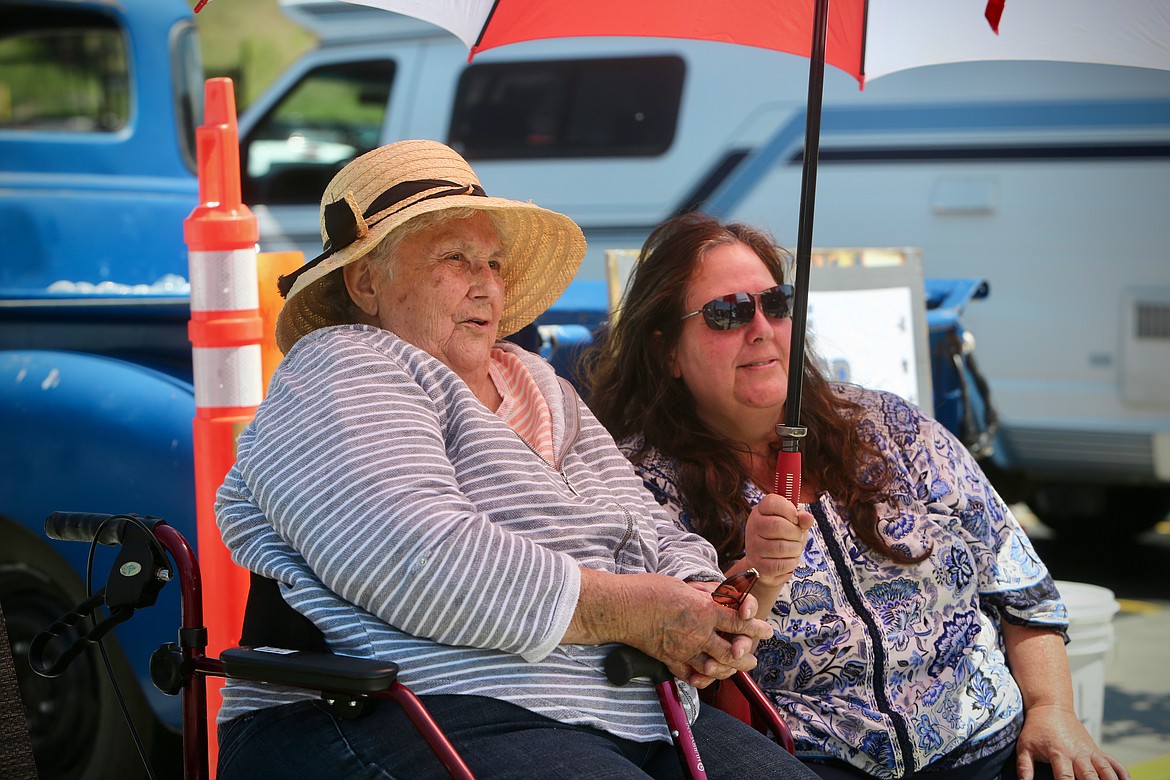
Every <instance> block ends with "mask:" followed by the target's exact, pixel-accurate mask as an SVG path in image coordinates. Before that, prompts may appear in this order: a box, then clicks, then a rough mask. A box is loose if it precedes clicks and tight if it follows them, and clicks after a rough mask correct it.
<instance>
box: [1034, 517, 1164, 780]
mask: <svg viewBox="0 0 1170 780" xmlns="http://www.w3.org/2000/svg"><path fill="white" fill-rule="evenodd" d="M1013 511H1015V512H1016V514H1017V516H1018V517H1019V518H1020V520H1021V522H1022V523H1023V525H1024V527H1025V529H1026V530H1027V532H1028V535H1029V537H1030V538H1031V539H1032V541H1033V543H1034V544H1035V545H1036V549H1037V551H1038V552H1039V553H1040V556H1041V558H1043V559H1044V561H1045V563H1046V564H1047V565H1048V567H1049V570H1050V571H1051V572H1052V574H1053V576H1054V577H1055V578H1056V579H1057V580H1065V581H1070V582H1084V583H1089V584H1093V585H1099V586H1102V587H1106V588H1109V589H1110V590H1111V591H1113V593H1114V596H1115V597H1116V599H1117V601H1118V604H1119V605H1120V610H1119V611H1118V613H1117V614H1116V615H1115V616H1114V618H1113V620H1112V628H1113V642H1112V645H1111V646H1110V647H1109V648H1108V649H1107V650H1105V651H1104V658H1103V665H1104V691H1103V717H1102V721H1101V725H1100V738H1099V742H1100V744H1101V746H1102V747H1103V748H1104V749H1105V750H1106V751H1107V752H1109V753H1110V754H1112V755H1113V756H1115V757H1116V758H1117V759H1119V760H1120V761H1121V762H1122V763H1123V764H1124V765H1125V766H1126V767H1127V768H1128V769H1129V771H1130V775H1131V777H1132V779H1133V780H1170V519H1168V520H1167V521H1163V522H1162V523H1161V524H1160V525H1159V526H1158V527H1157V528H1156V529H1154V530H1153V531H1150V532H1148V533H1146V534H1144V535H1142V536H1141V537H1138V538H1137V539H1136V540H1132V541H1118V540H1110V539H1109V538H1108V535H1107V534H1103V535H1102V538H1101V539H1099V540H1076V539H1063V538H1060V537H1057V536H1056V535H1054V534H1053V533H1052V532H1051V531H1050V530H1049V529H1047V528H1046V527H1045V526H1044V525H1043V523H1041V522H1039V521H1038V520H1037V519H1036V517H1035V516H1034V515H1031V513H1030V512H1028V510H1027V507H1025V506H1019V507H1013ZM1102 527H1103V528H1105V529H1107V528H1108V524H1107V522H1104V523H1103V524H1102ZM1074 641H1075V639H1074ZM1096 657H1097V660H1098V668H1097V670H1096V671H1097V673H1100V663H1101V660H1100V654H1097V656H1096ZM1074 663H1075V662H1074ZM1078 674H1086V673H1085V672H1080V671H1076V670H1075V671H1074V680H1075V679H1076V677H1077V675H1078Z"/></svg>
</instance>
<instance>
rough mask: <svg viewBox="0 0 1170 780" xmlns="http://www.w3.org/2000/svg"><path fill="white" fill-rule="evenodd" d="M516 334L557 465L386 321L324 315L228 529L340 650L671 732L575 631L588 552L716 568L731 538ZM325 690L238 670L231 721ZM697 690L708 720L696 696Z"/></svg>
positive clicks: (296, 364) (426, 679)
mask: <svg viewBox="0 0 1170 780" xmlns="http://www.w3.org/2000/svg"><path fill="white" fill-rule="evenodd" d="M503 348H504V349H507V350H508V351H510V352H512V353H513V354H516V355H519V356H520V357H521V359H523V360H524V362H525V364H526V365H527V367H528V368H529V370H530V371H531V372H532V374H533V377H534V378H535V380H536V382H537V384H538V386H539V387H540V389H541V392H542V393H543V394H544V396H545V398H546V399H548V401H549V406H550V410H551V412H552V418H553V419H552V421H553V442H554V451H555V453H556V459H555V462H553V463H549V462H548V461H546V460H544V459H543V458H541V457H539V456H538V455H537V454H536V453H535V452H534V451H533V450H532V448H531V447H529V446H528V445H527V444H526V443H525V442H524V441H523V440H522V439H521V438H520V437H519V436H517V435H516V434H515V433H514V432H513V431H512V429H511V428H509V427H508V426H507V425H506V424H505V423H504V422H503V421H502V420H500V419H499V418H498V417H497V416H496V415H495V414H493V413H492V412H491V411H489V410H488V409H487V408H486V407H485V406H483V404H482V403H480V402H479V400H478V399H477V398H476V397H475V396H474V395H473V394H472V392H471V391H470V390H469V388H468V387H467V385H466V384H465V383H464V382H463V381H462V380H461V379H459V377H458V376H456V374H455V373H453V372H452V371H451V370H450V369H448V368H447V367H446V366H444V365H443V364H442V363H440V362H439V361H438V360H436V359H435V358H433V357H431V356H430V355H428V354H427V353H425V352H423V351H421V350H419V349H417V348H415V347H413V346H411V345H410V344H407V343H406V342H404V341H402V340H401V339H399V338H397V337H396V336H394V335H393V334H391V333H389V332H387V331H384V330H380V329H377V328H373V327H367V326H360V325H353V326H341V327H334V328H326V329H323V330H319V331H316V332H314V333H312V334H310V335H308V336H305V337H304V338H302V339H301V340H300V341H299V342H298V343H297V346H296V347H295V348H294V349H293V350H291V351H290V352H289V354H288V356H287V357H286V358H285V360H284V361H283V363H282V364H281V366H280V368H279V369H278V370H277V372H276V374H275V375H274V376H273V379H272V383H271V386H270V388H269V392H268V397H267V399H266V400H265V401H264V403H263V404H261V406H260V408H259V409H258V410H257V413H256V416H255V419H254V420H253V421H252V423H251V424H249V425H248V427H247V428H246V429H245V430H244V431H243V433H242V434H241V435H240V437H239V441H238V455H237V461H236V464H235V466H234V467H233V468H232V470H231V471H230V472H229V474H228V475H227V478H226V480H225V482H224V484H223V486H222V487H221V488H220V490H219V493H218V496H217V501H216V515H217V520H218V523H219V528H220V532H221V533H222V535H223V538H224V541H225V542H226V544H227V546H228V548H229V549H230V550H231V552H232V557H233V559H234V560H235V561H236V562H237V563H239V564H240V565H242V566H244V567H246V568H248V569H250V570H252V571H255V572H258V573H260V574H262V575H264V576H266V577H269V578H272V579H275V580H277V581H278V582H279V583H281V592H282V593H283V595H284V598H285V599H286V600H287V601H288V603H289V604H290V605H292V606H293V607H294V608H295V609H296V610H298V611H299V612H301V613H302V614H304V615H305V616H307V617H308V618H309V619H310V620H311V621H313V623H314V624H316V625H317V626H318V627H319V628H320V629H321V630H322V632H323V633H324V635H325V639H326V641H327V642H328V644H329V646H330V647H331V648H332V649H333V651H334V652H337V653H341V654H345V655H351V656H358V657H368V658H380V659H388V660H394V661H397V662H398V663H400V664H401V665H402V671H401V674H400V679H401V681H402V682H403V683H404V684H406V685H408V686H410V687H411V688H412V689H413V690H414V691H415V692H416V693H419V694H472V695H480V696H490V697H494V698H497V699H502V700H505V701H509V702H512V703H514V704H517V705H519V706H521V707H524V708H526V709H529V710H531V711H533V712H537V713H540V714H543V715H545V716H547V717H550V718H553V719H555V720H558V721H562V722H566V723H576V724H586V725H589V726H593V727H596V728H599V729H603V730H605V731H608V732H610V733H612V734H615V735H617V736H619V737H623V738H627V739H632V740H637V741H643V742H645V741H651V740H667V739H669V737H668V734H667V731H666V728H665V724H664V721H663V718H662V714H661V710H660V709H659V705H658V703H657V698H656V696H655V694H654V691H653V689H652V688H651V687H650V686H649V685H648V684H645V683H644V681H637V682H635V683H632V684H631V685H628V686H626V687H624V688H616V687H614V686H612V685H610V684H609V683H608V682H606V680H605V677H604V671H603V663H604V659H605V656H606V654H607V651H608V650H609V649H611V647H607V646H586V645H562V644H560V643H559V642H560V639H561V637H562V636H563V634H564V632H565V630H566V629H567V627H568V625H569V621H570V620H571V618H572V616H573V612H574V610H575V608H576V605H577V598H578V594H579V588H580V578H581V575H580V569H579V567H581V566H586V567H589V568H591V569H597V570H601V571H607V572H614V573H644V572H659V573H662V574H667V575H671V576H675V577H679V578H682V579H699V580H718V579H720V577H721V575H720V573H719V569H718V567H717V564H716V559H715V554H714V551H713V549H712V548H711V547H710V546H709V545H708V544H707V542H706V541H704V540H702V539H701V538H700V537H698V536H696V535H694V534H691V533H688V532H686V531H683V530H681V529H679V528H678V527H676V526H675V525H674V524H673V523H672V522H670V520H668V519H667V517H666V515H665V514H664V513H663V511H662V509H661V507H659V506H658V505H657V503H656V502H655V501H654V499H653V498H652V497H651V495H650V494H649V493H648V492H647V491H646V490H645V488H644V487H643V485H642V481H641V479H639V478H638V477H637V476H635V474H634V471H633V468H632V467H631V465H630V464H629V462H628V461H627V460H626V459H625V458H624V457H623V456H622V454H621V453H620V452H619V451H618V449H617V447H616V446H615V445H614V443H613V440H612V438H611V437H610V436H609V434H608V433H607V432H606V431H605V429H604V428H603V427H602V426H601V424H600V423H598V422H597V420H596V419H595V418H594V417H593V416H592V414H590V412H589V411H588V409H587V408H586V407H585V405H584V404H583V403H581V402H580V400H579V399H578V398H577V397H576V395H575V394H573V393H571V392H566V390H565V387H564V386H563V385H562V383H561V382H559V381H558V380H557V378H556V375H555V373H554V372H553V370H552V368H551V367H550V366H549V365H548V364H547V363H546V362H544V361H543V360H541V359H540V358H539V357H537V356H535V355H532V354H530V353H528V352H525V351H523V350H521V349H519V348H518V347H515V346H513V345H510V344H503ZM683 687H684V688H685V686H683ZM311 696H312V694H306V693H305V692H302V691H295V690H290V689H286V688H281V687H278V686H267V685H264V686H261V685H256V684H251V683H246V682H235V681H233V682H229V683H228V685H227V686H226V687H225V690H224V703H223V707H222V708H221V710H220V715H219V721H220V722H221V723H224V722H226V721H228V720H230V719H232V718H235V717H237V716H239V715H241V714H243V713H245V712H248V711H251V710H254V709H257V708H262V707H271V706H275V705H279V704H284V703H288V702H293V701H298V700H301V699H304V698H309V697H311ZM684 699H687V700H689V701H690V704H691V706H690V707H689V708H688V709H689V710H690V712H691V716H692V718H693V717H694V714H696V713H697V697H696V696H694V693H693V691H691V690H689V689H688V690H685V691H684Z"/></svg>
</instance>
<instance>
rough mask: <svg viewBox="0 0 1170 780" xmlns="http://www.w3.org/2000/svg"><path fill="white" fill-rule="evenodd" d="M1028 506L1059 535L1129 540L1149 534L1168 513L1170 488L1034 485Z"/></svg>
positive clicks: (1069, 484)
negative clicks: (1103, 533) (1101, 534)
mask: <svg viewBox="0 0 1170 780" xmlns="http://www.w3.org/2000/svg"><path fill="white" fill-rule="evenodd" d="M1028 506H1029V507H1031V509H1032V511H1033V512H1035V513H1036V516H1037V517H1039V518H1040V520H1041V521H1043V523H1044V524H1045V525H1046V526H1048V527H1049V528H1051V529H1052V530H1053V531H1055V532H1056V533H1058V534H1061V535H1078V534H1084V533H1088V532H1092V531H1093V530H1098V531H1099V530H1101V528H1102V524H1103V523H1106V524H1108V527H1109V530H1110V532H1111V533H1113V534H1116V535H1117V536H1118V537H1122V538H1131V537H1134V536H1138V535H1139V534H1141V533H1144V532H1145V531H1148V530H1150V529H1151V528H1153V527H1154V526H1155V525H1157V524H1158V523H1159V522H1160V521H1161V520H1162V519H1163V518H1165V517H1166V513H1167V512H1168V511H1170V488H1160V487H1150V486H1146V485H1077V484H1073V483H1055V482H1051V483H1044V484H1041V485H1038V486H1037V487H1036V489H1035V491H1033V493H1032V496H1031V498H1030V499H1029V500H1028Z"/></svg>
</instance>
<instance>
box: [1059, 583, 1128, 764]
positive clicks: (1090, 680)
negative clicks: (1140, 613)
mask: <svg viewBox="0 0 1170 780" xmlns="http://www.w3.org/2000/svg"><path fill="white" fill-rule="evenodd" d="M1056 587H1057V588H1058V589H1059V590H1060V595H1061V597H1062V598H1063V599H1064V604H1065V606H1066V607H1068V638H1069V643H1068V645H1067V646H1066V650H1067V651H1068V665H1069V670H1070V671H1071V672H1072V683H1073V706H1074V707H1075V708H1076V712H1077V717H1078V718H1080V721H1081V723H1083V724H1084V726H1085V729H1086V730H1088V732H1089V734H1091V735H1092V737H1093V739H1095V740H1097V741H1098V742H1100V741H1101V721H1102V720H1103V717H1104V711H1105V654H1106V653H1107V652H1108V651H1109V650H1110V649H1111V648H1112V647H1113V616H1114V615H1115V614H1116V613H1117V610H1118V609H1119V608H1120V605H1119V604H1118V603H1117V600H1116V599H1115V598H1114V597H1113V591H1111V590H1109V589H1108V588H1102V587H1100V586H1098V585H1089V584H1086V583H1083V582H1066V581H1063V580H1057V581H1056Z"/></svg>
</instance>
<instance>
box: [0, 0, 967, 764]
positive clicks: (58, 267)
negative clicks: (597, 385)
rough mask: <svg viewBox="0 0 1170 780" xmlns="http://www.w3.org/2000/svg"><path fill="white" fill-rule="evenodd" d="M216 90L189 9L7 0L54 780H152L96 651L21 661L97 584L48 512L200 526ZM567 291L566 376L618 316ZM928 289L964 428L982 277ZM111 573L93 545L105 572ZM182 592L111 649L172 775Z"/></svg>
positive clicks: (28, 490) (944, 401)
mask: <svg viewBox="0 0 1170 780" xmlns="http://www.w3.org/2000/svg"><path fill="white" fill-rule="evenodd" d="M202 96H203V72H202V67H201V63H200V56H199V46H198V40H197V32H196V28H195V25H194V21H193V17H192V14H191V11H190V8H189V7H188V5H187V3H185V2H184V1H183V0H120V2H110V1H108V0H2V1H0V235H3V236H4V241H3V243H2V244H0V432H2V433H0V436H2V437H3V439H2V441H3V446H2V447H0V602H2V605H3V612H4V616H5V620H6V623H7V626H8V630H9V635H10V639H11V641H12V645H13V648H14V650H15V651H16V652H15V654H16V656H17V659H18V666H19V667H20V668H19V670H18V671H19V676H20V682H21V687H22V693H23V696H24V699H25V704H26V707H27V714H28V722H29V728H30V732H31V736H32V741H33V745H34V749H35V753H36V757H37V762H38V767H39V770H40V773H41V776H42V777H44V778H53V777H62V778H65V777H67V778H97V777H134V776H138V775H140V774H141V771H142V770H141V766H140V762H139V759H138V757H137V754H136V751H135V750H134V748H133V746H132V745H131V743H130V740H129V737H128V736H127V730H126V728H125V726H124V724H123V722H122V717H121V715H120V713H119V711H118V709H119V708H118V705H117V701H116V697H115V694H114V690H113V689H112V687H111V685H110V683H109V682H108V681H107V675H106V673H105V670H104V669H103V668H102V663H101V661H100V658H99V657H98V656H97V655H96V654H94V653H88V654H86V655H85V656H83V657H82V658H80V659H78V660H77V661H75V662H74V664H73V665H72V666H71V667H70V668H69V670H68V672H67V674H66V675H65V676H62V677H59V678H55V679H45V678H41V677H38V676H36V675H34V674H32V673H31V672H30V671H29V669H28V667H27V663H26V662H24V660H23V653H24V652H25V651H26V650H27V647H28V643H29V642H30V640H31V639H32V637H33V636H34V635H35V634H36V633H37V632H38V631H40V630H41V629H42V628H44V627H45V626H46V625H47V624H48V623H49V622H51V621H52V620H54V619H55V618H57V617H59V616H60V615H62V614H63V613H65V612H66V610H68V609H69V608H71V607H72V606H73V605H75V604H77V603H78V602H79V601H81V599H82V598H83V597H84V595H85V592H86V584H85V582H86V577H87V556H88V554H89V550H87V549H86V548H85V547H84V546H83V545H66V544H56V543H50V542H49V541H47V540H46V539H45V538H44V536H43V534H42V532H41V528H42V523H43V521H44V518H45V516H46V515H48V514H49V513H50V512H52V511H54V510H81V511H91V512H110V513H117V512H135V513H139V514H144V515H153V516H157V517H163V518H165V519H166V520H167V521H168V522H169V523H170V524H171V525H173V526H175V527H176V528H177V529H178V530H179V531H180V532H182V533H183V534H184V535H186V536H187V538H188V539H189V540H191V541H192V543H194V541H195V538H196V535H195V496H194V491H195V486H194V477H193V455H192V446H193V445H192V419H193V417H194V414H195V403H194V391H193V387H192V369H191V348H190V344H189V342H188V339H187V321H188V318H189V308H188V299H189V288H188V285H187V282H186V277H187V275H188V271H187V249H186V246H185V244H184V241H183V222H184V220H185V218H186V217H187V216H188V215H189V214H190V213H191V211H192V210H193V208H194V207H195V206H196V205H197V181H196V176H195V152H194V128H195V127H196V125H198V124H199V122H200V121H201V118H202V107H201V101H202ZM253 162H255V161H253ZM262 231H263V224H262ZM265 241H266V238H265V235H264V233H263V232H262V234H261V249H265V248H268V247H265ZM570 292H571V294H570V295H567V296H566V298H565V299H564V300H563V301H561V302H559V303H558V305H557V306H556V307H554V309H553V310H552V311H550V312H549V313H548V314H547V315H546V316H545V317H544V318H543V320H542V323H543V324H544V325H546V326H547V328H546V331H545V332H546V334H554V335H555V336H556V337H557V338H558V343H557V346H558V347H559V349H558V350H556V351H554V350H553V346H554V345H553V344H552V338H551V337H550V338H549V339H548V343H545V344H543V346H542V349H543V350H544V351H545V354H546V355H548V356H550V357H551V358H552V359H553V361H554V364H556V365H557V366H558V368H559V369H562V370H564V371H566V372H567V371H569V370H570V369H571V362H572V357H573V356H574V355H575V354H576V350H577V349H578V348H579V347H580V345H581V343H582V338H581V334H582V333H585V334H586V336H585V338H586V340H587V338H588V333H590V332H591V331H592V330H593V329H594V328H596V327H597V326H598V325H599V324H600V323H601V322H602V320H603V318H604V316H605V312H606V310H607V308H606V307H607V302H606V293H605V290H604V288H603V287H601V286H599V285H598V283H597V282H596V281H583V282H582V283H580V284H576V285H574V287H573V288H572V289H571V291H570ZM927 293H928V295H927V298H928V300H929V301H932V302H933V303H934V305H933V307H932V311H931V315H930V316H931V325H932V327H931V330H932V333H931V341H932V344H938V345H942V346H939V347H938V349H942V350H943V352H945V355H943V353H939V354H940V355H943V356H942V357H939V358H936V359H934V360H933V365H934V367H936V368H937V371H936V376H935V378H934V387H935V390H934V394H935V409H936V412H937V413H938V414H939V415H940V417H941V418H942V419H944V421H946V422H947V423H948V425H950V426H951V427H952V428H954V429H955V430H959V429H960V428H961V426H962V425H963V424H964V421H963V420H964V417H970V416H971V414H972V413H973V410H974V413H976V414H978V411H979V410H978V407H972V405H971V403H970V402H971V401H972V400H973V399H974V400H977V398H978V395H979V393H978V388H977V387H974V385H972V386H971V387H970V388H968V390H966V391H965V390H964V386H963V385H962V383H961V382H960V381H959V380H960V379H961V378H962V375H957V374H955V373H954V371H953V369H952V368H951V365H952V364H951V363H950V358H949V355H950V354H951V352H952V351H953V350H951V349H949V348H944V347H945V344H947V343H951V342H953V341H954V340H955V339H956V338H958V336H959V335H961V328H960V327H959V324H958V313H959V312H961V311H962V308H963V306H964V305H965V304H966V302H967V301H968V300H970V299H971V298H972V297H974V296H976V295H978V294H979V288H978V284H974V285H971V284H967V285H965V286H964V285H959V286H957V287H956V286H954V285H949V286H948V285H940V283H937V282H932V283H931V285H929V286H928V288H927ZM939 372H942V373H939ZM965 393H966V395H965ZM980 425H982V423H977V425H976V427H979V426H980ZM984 427H985V426H984ZM108 565H109V564H108V560H106V559H103V558H102V557H101V555H99V556H98V558H97V563H96V564H95V569H96V571H95V572H94V573H93V579H94V580H95V581H96V582H99V583H100V582H101V581H103V578H104V576H105V571H106V568H108ZM173 590H174V589H173V588H172V589H164V590H163V592H162V595H161V597H160V606H159V607H157V608H156V609H153V610H151V611H150V612H149V613H147V614H144V615H143V616H141V617H140V618H138V619H136V620H133V621H130V622H129V623H127V624H125V625H122V626H120V627H119V628H118V629H117V631H116V634H115V639H116V641H109V642H106V646H107V649H108V652H109V656H110V662H111V664H112V668H113V670H114V673H115V676H116V679H118V681H119V687H120V689H121V693H122V695H123V696H124V698H125V700H126V702H127V705H128V708H129V711H130V713H131V714H132V716H133V717H134V720H135V722H136V724H137V726H138V729H139V731H140V732H141V734H142V736H143V738H144V742H145V746H146V749H147V750H148V751H149V753H150V755H151V757H152V761H153V763H154V764H155V766H156V768H157V769H158V770H159V772H160V776H170V775H173V774H175V773H177V771H178V770H177V761H178V757H179V750H178V746H179V742H178V730H177V729H178V724H179V702H178V700H177V699H176V698H173V697H167V696H164V695H162V694H161V693H159V692H158V691H156V690H155V689H154V687H153V686H152V685H151V684H150V682H149V675H148V670H147V660H148V657H149V655H150V653H151V651H152V650H153V649H154V648H155V647H157V646H158V645H160V644H162V643H164V642H168V641H173V639H174V631H175V627H176V626H177V624H178V623H177V615H178V598H177V593H174V592H172V591H173Z"/></svg>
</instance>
